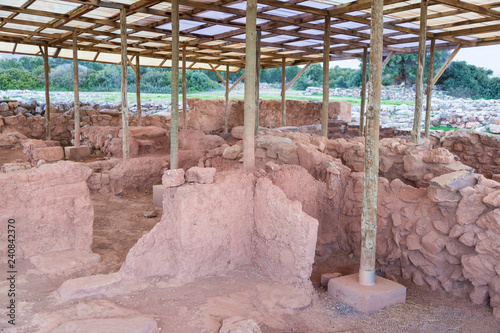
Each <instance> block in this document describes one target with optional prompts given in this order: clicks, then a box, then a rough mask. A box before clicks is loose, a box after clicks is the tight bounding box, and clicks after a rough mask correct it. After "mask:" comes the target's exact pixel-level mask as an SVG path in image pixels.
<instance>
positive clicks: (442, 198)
mask: <svg viewBox="0 0 500 333" xmlns="http://www.w3.org/2000/svg"><path fill="white" fill-rule="evenodd" d="M288 103H289V104H288ZM260 105H261V108H260V112H261V115H260V124H261V126H262V127H261V128H259V135H258V136H257V137H256V138H255V147H256V151H255V156H256V165H257V171H254V172H249V171H243V170H242V164H241V159H242V156H243V153H242V152H243V144H242V134H243V128H242V127H241V125H242V122H243V111H242V110H243V102H242V101H238V100H235V101H231V104H230V108H229V109H230V128H231V135H230V136H228V135H224V133H223V124H224V117H223V116H224V104H223V102H222V101H217V100H215V101H210V100H208V101H201V100H190V101H189V110H190V111H189V129H183V130H181V131H180V132H179V168H180V169H178V170H168V167H169V149H170V125H169V119H168V118H167V117H163V116H146V117H145V118H144V119H143V124H144V125H145V126H144V127H137V126H135V125H136V119H134V118H133V117H131V119H130V125H131V127H130V153H131V157H132V158H131V159H129V160H122V159H121V158H120V157H121V145H122V144H121V136H122V134H121V128H120V127H119V126H118V125H119V123H120V122H121V118H120V115H119V112H118V111H112V110H107V109H99V108H98V107H95V108H85V107H84V108H82V110H81V112H82V115H83V117H82V125H87V126H84V127H83V128H82V139H83V144H85V145H88V146H89V147H90V148H91V150H92V156H91V158H88V159H87V160H84V161H82V162H71V161H60V160H62V159H63V158H64V151H63V149H62V147H61V145H60V143H61V142H62V143H63V144H64V143H68V142H69V141H70V138H71V129H72V127H73V124H72V121H73V120H72V119H71V118H72V117H71V110H69V111H66V113H61V114H60V115H59V116H58V117H54V125H53V126H54V128H53V134H54V135H55V141H43V140H41V137H43V135H44V127H43V124H44V121H45V120H44V118H43V117H26V116H24V115H22V114H20V115H17V116H11V117H6V118H1V117H0V131H1V132H0V144H1V145H2V148H4V149H3V150H5V148H8V149H9V150H12V149H15V150H21V149H22V150H23V152H24V154H25V157H24V158H20V159H16V158H17V157H18V155H13V156H15V157H16V158H14V159H11V160H9V161H4V160H2V164H3V165H2V173H0V197H2V198H3V206H2V210H1V211H0V219H1V220H8V219H15V220H16V223H17V224H16V228H17V232H18V235H19V240H18V242H17V259H18V260H20V261H21V262H23V264H22V265H21V269H20V270H21V277H22V278H21V279H22V280H21V281H20V282H19V283H20V284H19V288H20V289H21V290H26V291H28V290H30V289H31V288H33V285H36V283H37V281H40V280H44V279H45V280H47V281H50V282H43V283H41V286H43V288H42V289H43V291H42V292H41V294H39V296H38V298H37V299H33V298H31V299H30V297H28V296H26V298H23V301H22V303H21V304H19V306H20V308H21V309H22V310H23V311H24V312H25V313H26V314H25V316H24V317H21V318H20V319H19V323H20V325H21V326H20V327H22V331H23V332H67V331H71V329H72V328H75V327H78V328H81V327H83V329H84V330H86V331H87V332H90V331H92V329H93V328H95V327H106V325H112V326H113V325H114V326H113V327H117V326H116V325H123V327H137V328H136V329H135V331H134V332H157V331H158V329H159V328H162V329H163V330H166V331H167V332H170V331H172V332H202V331H203V332H217V331H219V329H220V328H221V326H224V325H226V327H227V326H228V325H236V326H235V327H246V329H247V330H246V331H245V332H259V331H261V330H262V331H269V332H277V331H283V330H284V329H286V328H287V327H289V326H287V324H286V323H287V320H291V322H292V323H295V324H292V325H301V324H298V323H299V322H300V321H303V324H302V325H303V326H300V327H301V328H302V329H303V330H304V331H316V332H322V331H325V332H326V331H330V330H329V329H330V328H329V327H326V326H324V325H325V318H318V317H314V316H313V317H311V318H313V319H312V320H311V319H305V318H306V317H307V316H311V313H312V312H315V311H316V312H317V310H318V307H319V306H320V305H321V304H324V303H322V301H321V300H320V299H318V295H317V294H318V290H317V289H316V290H315V288H314V287H315V286H316V287H317V286H318V285H319V275H320V274H321V273H334V270H332V271H327V269H328V268H325V266H324V264H322V263H326V262H329V261H331V260H335V259H336V258H340V257H341V254H342V253H343V254H350V256H351V257H353V256H354V257H358V256H359V251H360V243H361V234H360V230H361V225H360V221H361V210H362V188H363V165H364V139H363V138H361V137H351V136H354V131H353V128H352V127H350V126H349V125H348V124H347V123H348V122H349V121H350V106H349V105H346V103H335V102H334V103H331V104H330V111H331V112H330V119H331V127H330V135H329V138H326V137H321V136H319V132H320V128H319V127H318V125H316V124H317V123H319V117H320V114H321V104H320V103H311V102H298V101H288V102H287V112H288V115H289V119H288V121H287V123H288V124H289V125H290V126H288V127H279V126H280V114H279V111H277V110H280V107H279V102H277V101H261V102H260ZM402 134H403V135H402ZM340 136H343V137H340ZM386 136H388V137H386V138H384V139H382V140H381V141H380V168H379V176H380V178H379V189H378V193H379V200H378V215H377V225H378V230H377V269H378V272H380V274H384V275H385V276H387V277H389V278H391V279H393V280H397V281H399V282H401V283H403V284H405V283H412V284H414V285H416V286H422V287H425V288H428V289H430V290H433V291H435V292H443V295H445V294H444V293H450V294H452V295H455V296H457V297H459V298H461V299H465V298H467V297H468V298H470V300H471V301H472V302H473V303H474V304H477V305H483V306H486V305H487V306H489V307H491V309H492V314H493V316H491V315H490V317H491V318H489V321H488V320H486V321H485V322H484V323H483V325H485V326H483V329H484V330H485V331H487V330H488V328H489V327H490V326H488V325H491V327H495V325H497V324H498V319H500V247H499V244H500V183H499V182H498V181H499V180H500V155H499V154H500V149H499V148H500V140H499V139H498V137H497V136H494V135H491V134H483V133H481V134H480V133H473V132H470V131H465V130H461V131H456V132H454V133H452V134H449V133H446V134H445V133H438V132H436V133H433V135H432V136H431V139H430V140H427V141H425V142H424V143H423V144H421V145H418V146H417V145H414V144H412V143H411V142H410V141H409V140H408V137H405V136H404V133H400V132H397V131H394V130H393V131H392V132H391V131H387V132H386ZM396 136H397V137H396ZM223 137H224V138H225V139H224V138H223ZM12 151H14V150H12ZM2 156H3V155H2ZM153 188H154V191H155V198H154V202H155V203H156V204H157V207H156V209H155V208H151V211H148V212H146V211H144V216H142V215H143V214H142V211H141V212H140V214H139V215H132V216H131V217H126V219H129V218H130V220H131V221H133V220H138V219H146V213H149V214H150V215H152V217H153V218H154V217H156V214H161V216H158V217H157V218H156V220H152V221H153V222H151V223H149V224H148V225H143V226H138V227H137V230H135V231H134V232H133V233H131V234H128V235H127V237H126V238H127V241H126V242H124V243H126V244H127V245H126V246H123V248H120V250H116V251H115V249H116V248H119V246H117V245H114V244H111V243H110V242H109V241H108V240H106V239H105V238H103V237H102V236H98V235H97V234H96V230H95V227H94V225H95V221H94V220H95V218H94V214H95V211H99V212H100V208H99V206H98V204H97V201H96V200H97V199H99V200H104V198H107V199H106V200H110V201H109V202H112V201H113V200H114V202H120V200H121V201H123V202H124V203H125V204H124V205H129V204H128V203H126V202H129V201H126V200H130V202H133V201H137V202H143V201H144V202H145V206H144V207H153V205H154V203H153V200H152V194H153ZM144 193H146V194H145V195H147V197H143V195H144ZM158 193H159V194H158ZM147 205H149V206H147ZM94 207H96V208H94ZM103 207H104V206H103ZM99 214H100V213H99ZM113 214H119V213H118V211H117V212H116V213H113ZM120 218H121V217H120ZM96 219H97V215H96ZM124 223H125V222H124ZM110 224H111V222H110ZM99 228H100V227H99ZM113 228H116V230H115V229H111V230H110V232H111V233H113V232H116V233H119V232H120V230H119V229H120V226H119V224H114V225H113ZM93 230H94V233H93ZM98 232H101V231H98ZM108 232H109V231H108ZM0 239H2V240H3V239H7V229H6V228H3V229H2V230H0ZM93 243H94V244H93ZM5 244H7V242H3V243H2V247H0V255H1V256H2V257H6V256H7V253H8V248H7V247H6V246H5ZM98 253H101V255H99V254H98ZM110 253H112V255H110ZM110 258H111V259H110ZM339 260H340V259H339ZM313 270H315V272H313ZM311 275H312V276H313V278H311ZM338 275H340V273H338V274H337V275H335V276H338ZM325 276H326V275H325ZM238 281H241V282H240V284H239V285H240V287H239V288H236V285H237V284H238V283H237V282H238ZM405 281H406V282H405ZM323 282H324V281H323ZM30 285H31V286H30ZM211 285H212V286H214V287H213V288H215V289H217V288H220V289H221V290H224V293H225V294H224V295H226V296H222V295H217V294H215V292H214V290H212V289H211V288H212V287H210V286H211ZM246 286H247V288H245V287H246ZM0 287H1V288H2V290H3V289H4V288H7V283H5V282H2V283H0ZM198 288H199V291H200V293H202V294H203V293H205V294H204V295H206V296H204V297H205V298H203V299H202V300H200V297H201V296H194V294H192V293H193V292H194V290H198ZM176 290H177V291H179V297H180V300H179V299H177V298H175V297H174V296H172V295H174V294H175V292H176ZM2 292H3V291H2ZM189 295H190V296H189ZM228 295H229V296H228ZM134 297H138V299H137V302H136V303H137V304H135V305H134V306H132V305H131V304H132V303H131V302H132V299H133V298H134ZM190 297H192V301H189V300H190V299H191V298H190ZM450 297H451V296H450ZM165 300H167V301H168V302H170V303H172V304H174V303H175V302H181V303H175V304H182V305H178V306H177V307H176V308H175V309H174V308H173V307H172V305H167V303H168V302H167V301H165ZM190 302H191V303H190ZM153 304H160V305H161V307H164V308H165V309H168V310H169V311H173V312H172V314H168V313H167V314H165V313H160V312H162V311H160V312H159V311H157V310H152V308H154V305H153ZM193 307H194V308H193ZM195 308H196V313H195V314H194V315H193V314H190V311H195V310H194V309H195ZM323 310H324V309H323ZM167 312H168V311H167ZM306 314H307V315H306ZM238 317H239V319H238ZM291 317H295V319H290V318H291ZM179 318H183V320H188V321H189V322H185V321H181V320H180V319H179ZM235 318H236V319H235ZM495 318H496V319H495ZM339 320H340V324H337V325H340V328H342V325H346V326H344V328H351V327H349V323H344V324H342V323H343V322H342V320H343V319H339ZM4 323H5V318H2V319H0V325H3V324H4ZM258 324H260V326H259V325H258ZM238 325H240V326H238ZM245 325H246V326H245ZM322 325H323V326H322ZM464 325H465V324H464ZM169 327H170V330H169ZM337 327H339V326H337ZM464 327H465V326H464ZM421 328H422V327H421ZM497 328H498V326H497ZM466 329H467V328H466ZM220 331H221V332H222V331H223V330H222V329H221V330H220ZM386 331H391V330H388V329H387V330H386ZM492 331H493V330H492Z"/></svg>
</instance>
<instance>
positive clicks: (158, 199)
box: [153, 185, 167, 207]
mask: <svg viewBox="0 0 500 333" xmlns="http://www.w3.org/2000/svg"><path fill="white" fill-rule="evenodd" d="M165 188H167V186H166V185H153V203H154V204H155V206H158V207H163V192H165Z"/></svg>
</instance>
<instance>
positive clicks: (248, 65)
mask: <svg viewBox="0 0 500 333" xmlns="http://www.w3.org/2000/svg"><path fill="white" fill-rule="evenodd" d="M256 20H257V0H247V23H246V41H245V47H246V50H245V53H246V54H245V103H244V110H245V111H244V113H245V114H244V129H243V168H244V169H245V170H252V169H254V168H255V151H254V147H255V143H254V132H255V97H256V93H255V84H256V81H257V80H256V71H257V63H256V60H257V50H256V38H255V31H256V27H257V24H256Z"/></svg>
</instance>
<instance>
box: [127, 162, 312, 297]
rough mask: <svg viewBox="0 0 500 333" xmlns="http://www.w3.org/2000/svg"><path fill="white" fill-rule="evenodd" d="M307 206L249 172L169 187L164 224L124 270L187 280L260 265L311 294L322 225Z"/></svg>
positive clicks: (141, 243)
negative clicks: (201, 182) (250, 265)
mask: <svg viewBox="0 0 500 333" xmlns="http://www.w3.org/2000/svg"><path fill="white" fill-rule="evenodd" d="M271 198H272V200H271ZM301 208H302V206H301V204H300V203H299V202H293V201H290V200H289V199H287V198H286V196H285V194H284V193H283V192H282V191H281V190H280V189H279V188H278V187H276V186H274V185H273V184H272V182H271V181H270V180H268V179H267V178H257V177H256V176H255V175H254V174H253V173H251V172H243V171H236V172H234V171H233V172H227V173H219V174H218V175H217V176H216V179H215V182H214V183H213V184H189V183H186V184H184V185H181V186H177V187H167V188H166V189H165V192H164V194H163V212H164V213H163V216H162V220H161V222H160V223H158V224H157V225H156V226H155V227H154V228H153V229H152V230H151V231H150V232H149V233H148V234H147V235H145V236H143V237H142V238H141V239H140V240H139V241H138V242H137V244H136V245H135V246H134V247H133V248H132V249H131V250H130V252H129V253H128V255H127V258H126V260H125V263H124V264H123V266H122V268H121V270H120V272H121V273H123V275H124V276H127V277H128V278H132V279H134V278H136V279H141V278H144V277H148V276H158V275H164V276H170V277H176V278H178V279H181V280H182V281H184V282H187V281H192V280H193V279H195V278H196V277H200V276H207V275H211V274H220V273H223V272H226V271H230V270H233V269H235V268H236V267H238V266H241V265H246V264H252V263H256V264H258V265H259V266H260V267H261V269H262V270H263V272H264V273H265V274H266V275H268V276H270V277H272V278H274V279H277V280H281V281H283V282H286V283H288V284H291V285H294V286H297V287H300V288H302V289H303V290H304V289H305V290H308V291H310V290H311V286H312V285H311V282H310V280H309V277H310V275H311V271H312V264H313V261H314V250H315V244H316V237H317V228H318V222H317V220H316V219H314V218H312V217H310V216H309V215H307V214H306V213H304V212H303V211H302V209H301Z"/></svg>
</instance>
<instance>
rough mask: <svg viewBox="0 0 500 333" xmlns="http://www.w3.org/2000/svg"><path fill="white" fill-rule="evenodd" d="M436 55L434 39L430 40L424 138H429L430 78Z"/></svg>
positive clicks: (432, 74)
mask: <svg viewBox="0 0 500 333" xmlns="http://www.w3.org/2000/svg"><path fill="white" fill-rule="evenodd" d="M435 53H436V39H435V38H432V40H431V54H430V55H429V71H428V73H427V86H428V87H430V88H429V90H428V92H427V103H426V106H425V137H426V138H428V137H429V130H430V126H431V103H432V77H433V76H434V54H435Z"/></svg>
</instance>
